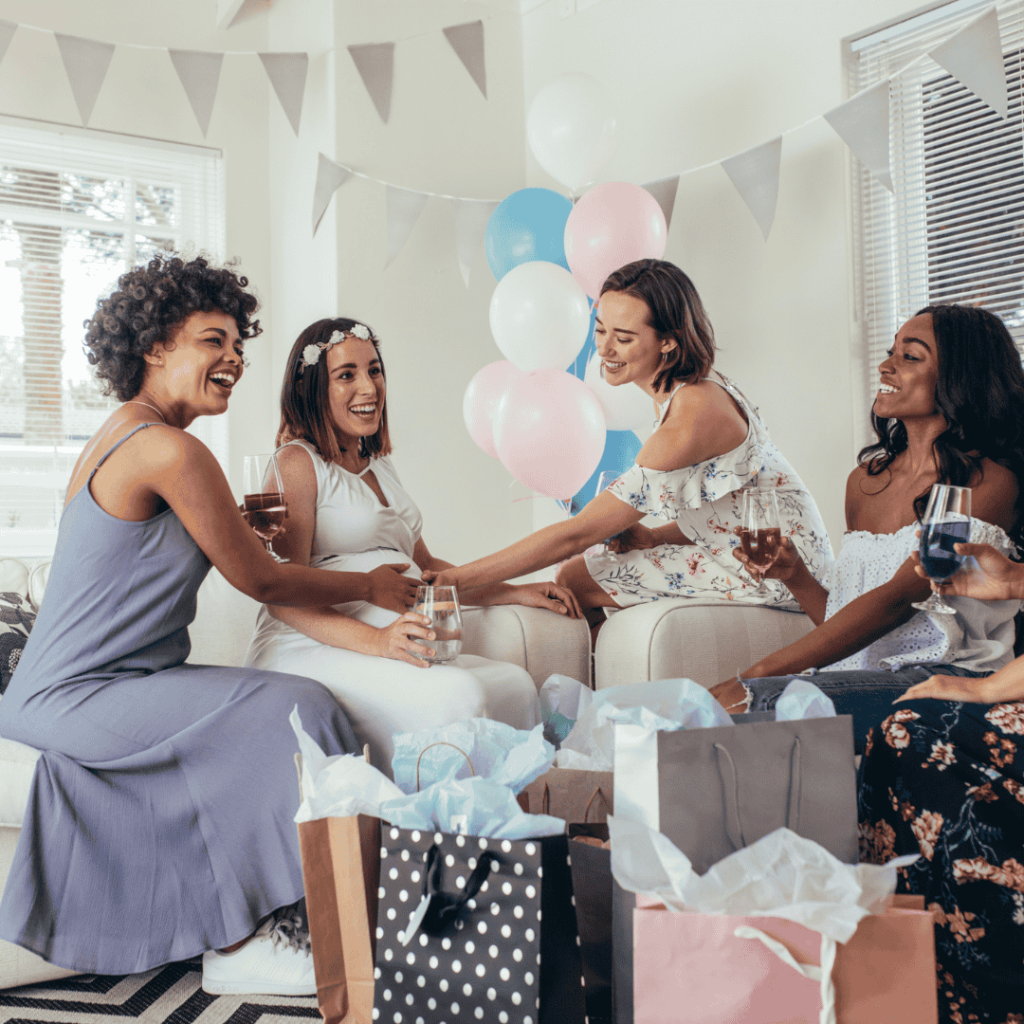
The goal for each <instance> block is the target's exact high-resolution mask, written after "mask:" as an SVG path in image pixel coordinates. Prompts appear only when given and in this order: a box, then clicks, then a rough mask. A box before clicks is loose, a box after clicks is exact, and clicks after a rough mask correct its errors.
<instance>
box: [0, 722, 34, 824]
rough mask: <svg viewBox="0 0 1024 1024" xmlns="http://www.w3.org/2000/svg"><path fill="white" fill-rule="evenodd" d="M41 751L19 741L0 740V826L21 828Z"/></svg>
mask: <svg viewBox="0 0 1024 1024" xmlns="http://www.w3.org/2000/svg"><path fill="white" fill-rule="evenodd" d="M38 760H39V751H38V750H35V749H34V748H32V747H26V746H25V744H24V743H18V742H17V741H16V740H5V739H0V779H3V780H4V784H3V785H2V786H0V827H2V826H4V825H7V826H10V827H12V828H21V825H22V822H23V821H24V820H25V807H26V805H27V804H28V791H29V786H30V785H31V783H32V773H33V771H34V770H35V766H36V761H38Z"/></svg>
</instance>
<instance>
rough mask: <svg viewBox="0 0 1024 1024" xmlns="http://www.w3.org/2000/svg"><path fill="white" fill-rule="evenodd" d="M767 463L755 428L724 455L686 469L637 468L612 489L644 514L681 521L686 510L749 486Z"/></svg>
mask: <svg viewBox="0 0 1024 1024" xmlns="http://www.w3.org/2000/svg"><path fill="white" fill-rule="evenodd" d="M763 461H764V459H763V453H762V450H761V444H760V441H759V439H758V438H757V432H756V430H754V429H751V430H750V431H749V432H748V434H747V439H746V440H745V441H744V442H743V444H741V445H739V446H738V447H736V448H734V449H733V450H732V451H730V452H726V453H725V454H724V455H716V456H715V458H713V459H708V460H707V461H706V462H698V463H697V464H696V465H695V466H684V467H683V468H682V469H669V470H658V469H649V468H648V467H646V466H639V465H634V466H633V467H632V468H631V469H629V470H627V471H626V472H625V473H624V474H623V475H622V476H620V477H619V479H618V480H616V481H615V483H613V484H612V485H611V487H609V488H608V490H609V491H610V492H611V493H612V494H614V495H615V497H616V498H618V499H619V501H623V502H625V503H626V504H627V505H631V506H632V507H633V508H635V509H636V510H637V511H638V512H643V513H644V515H651V516H661V517H662V518H663V519H677V518H678V516H679V513H680V512H682V511H684V510H686V509H698V508H700V507H701V506H702V505H708V504H710V503H711V502H713V501H717V500H718V499H719V498H724V497H725V496H726V495H727V494H731V493H732V492H733V491H738V490H740V488H742V487H746V486H748V485H749V484H750V483H751V482H752V481H753V479H754V478H755V477H756V476H757V474H758V471H759V470H760V468H761V464H762V462H763Z"/></svg>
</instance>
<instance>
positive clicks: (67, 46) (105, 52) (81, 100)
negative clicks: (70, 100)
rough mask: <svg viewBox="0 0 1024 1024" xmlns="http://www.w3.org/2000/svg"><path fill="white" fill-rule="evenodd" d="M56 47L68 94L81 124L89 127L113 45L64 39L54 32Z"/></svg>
mask: <svg viewBox="0 0 1024 1024" xmlns="http://www.w3.org/2000/svg"><path fill="white" fill-rule="evenodd" d="M53 34H54V36H55V37H56V39H57V45H58V46H59V47H60V55H61V59H62V60H63V61H64V70H65V71H66V72H67V75H68V81H69V82H70V83H71V92H72V94H73V95H74V97H75V103H76V104H77V105H78V112H79V114H81V115H82V124H88V123H89V118H90V117H92V108H93V107H94V106H95V105H96V97H97V96H99V94H100V89H102V88H103V80H104V79H105V78H106V77H107V69H108V68H109V67H110V60H111V58H112V57H113V56H114V44H113V43H101V42H97V41H96V40H95V39H82V38H80V37H79V36H66V35H63V34H62V33H60V32H54V33H53Z"/></svg>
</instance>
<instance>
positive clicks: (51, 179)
mask: <svg viewBox="0 0 1024 1024" xmlns="http://www.w3.org/2000/svg"><path fill="white" fill-rule="evenodd" d="M223 193H224V189H223V168H222V160H221V157H220V153H219V151H216V150H209V149H199V148H196V147H186V146H177V145H170V144H162V143H155V142H153V143H150V142H147V141H145V140H127V139H125V138H124V137H123V136H109V135H106V134H105V133H104V134H100V133H93V132H86V131H84V130H82V131H78V130H75V129H64V128H56V127H55V128H54V129H53V130H46V129H45V128H41V127H34V126H28V125H24V124H21V123H15V122H13V121H11V120H7V119H0V557H3V556H4V555H7V554H47V553H49V552H50V551H51V550H52V546H53V542H54V539H55V537H56V527H57V521H58V519H59V517H60V512H61V509H62V507H63V504H64V494H65V489H66V485H67V481H68V477H69V474H70V471H71V468H72V466H73V465H74V463H75V460H76V459H77V457H78V453H79V452H80V451H81V450H82V447H83V446H84V444H85V442H86V441H87V440H88V439H89V437H90V436H91V435H92V434H93V432H94V431H95V430H96V428H97V427H98V426H99V425H100V424H101V423H102V422H103V420H104V419H105V418H106V417H107V415H109V413H110V411H111V409H113V408H114V407H115V406H116V404H117V403H116V401H115V400H114V399H113V398H106V397H104V395H103V393H102V389H101V387H100V385H99V384H98V383H97V381H96V379H95V377H94V376H93V372H92V368H91V367H90V365H89V362H88V360H87V359H86V356H85V352H84V349H83V340H84V337H85V329H84V327H83V321H85V320H88V319H89V318H91V316H92V314H93V313H94V312H95V309H96V302H97V299H98V298H100V297H102V296H104V295H106V294H109V292H110V291H111V290H112V289H113V287H114V285H115V284H116V282H117V278H118V276H119V275H120V274H122V273H124V271H125V270H127V269H129V268H130V267H133V266H136V265H138V264H141V263H144V262H145V261H146V260H147V259H149V258H150V257H151V256H152V255H153V254H154V253H157V252H164V251H174V252H179V253H182V254H187V255H193V254H195V253H198V252H199V251H203V252H206V253H208V254H210V255H211V256H213V257H214V258H220V257H221V255H222V253H223V250H224V198H223ZM223 421H224V417H216V418H214V419H210V418H205V417H204V418H202V419H200V420H197V421H196V427H197V429H196V430H195V433H197V434H198V435H199V436H200V437H202V439H203V440H204V441H205V442H206V443H207V444H208V445H209V446H210V447H211V449H212V450H213V451H214V453H215V454H216V455H217V456H218V458H220V459H221V461H222V463H223V461H224V459H225V456H226V446H227V432H226V424H225V423H224V422H223Z"/></svg>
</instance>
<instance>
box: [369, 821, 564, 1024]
mask: <svg viewBox="0 0 1024 1024" xmlns="http://www.w3.org/2000/svg"><path fill="white" fill-rule="evenodd" d="M380 854H381V871H380V889H379V890H378V897H379V902H378V912H377V933H376V939H377V954H376V961H375V963H376V966H375V970H374V975H375V978H376V986H375V990H374V1004H373V1019H374V1020H375V1021H380V1022H381V1024H461V1022H466V1024H478V1022H483V1024H583V1021H584V1001H583V988H582V966H581V961H580V947H579V939H578V936H577V932H576V915H575V911H574V909H573V900H572V879H571V875H570V866H569V853H568V841H567V839H566V837H565V836H564V835H555V836H545V837H543V838H537V839H496V838H479V837H476V836H467V835H452V834H449V833H442V832H432V831H429V830H422V831H421V830H417V829H400V828H392V827H389V826H387V825H385V826H384V827H383V828H382V834H381V850H380Z"/></svg>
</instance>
